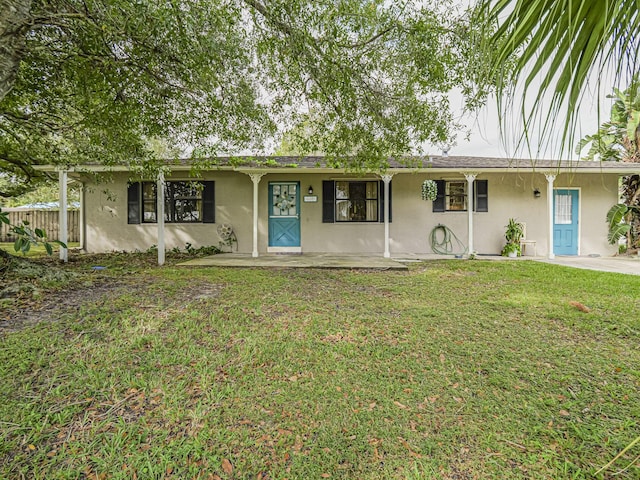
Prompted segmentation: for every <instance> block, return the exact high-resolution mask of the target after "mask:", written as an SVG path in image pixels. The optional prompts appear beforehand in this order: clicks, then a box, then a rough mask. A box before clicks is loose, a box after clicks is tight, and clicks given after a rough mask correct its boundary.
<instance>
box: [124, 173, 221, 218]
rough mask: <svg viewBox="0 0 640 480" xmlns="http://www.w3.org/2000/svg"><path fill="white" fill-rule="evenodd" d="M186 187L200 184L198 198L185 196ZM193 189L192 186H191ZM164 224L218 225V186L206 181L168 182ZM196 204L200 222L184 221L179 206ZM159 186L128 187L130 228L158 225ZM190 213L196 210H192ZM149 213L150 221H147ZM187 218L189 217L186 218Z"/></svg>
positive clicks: (136, 184)
mask: <svg viewBox="0 0 640 480" xmlns="http://www.w3.org/2000/svg"><path fill="white" fill-rule="evenodd" d="M184 184H200V185H201V187H200V188H199V193H200V194H199V195H193V194H192V195H185V194H184V193H185V192H184V191H182V190H183V189H182V188H180V186H181V185H184ZM189 187H190V188H191V186H189ZM164 188H165V219H164V222H165V223H179V224H198V223H215V182H213V181H205V180H168V181H166V182H165V185H164ZM181 202H182V203H183V204H185V205H186V204H189V203H190V202H195V205H199V208H197V211H198V217H199V218H198V219H195V220H185V217H184V216H181V215H184V214H181V213H180V212H181V211H182V210H184V209H183V208H181V207H180V203H181ZM157 205H158V197H157V183H156V182H152V181H138V182H130V183H129V184H128V187H127V206H128V220H127V223H128V224H156V223H158V214H157ZM190 211H191V212H193V211H195V209H191V210H190ZM147 213H149V214H150V215H149V219H146V218H145V217H147V215H146V214H147ZM187 215H188V214H187Z"/></svg>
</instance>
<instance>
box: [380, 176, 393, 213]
mask: <svg viewBox="0 0 640 480" xmlns="http://www.w3.org/2000/svg"><path fill="white" fill-rule="evenodd" d="M391 185H393V181H391V182H389V222H391V221H392V220H393V215H392V214H391V211H392V208H391V205H392V204H393V194H392V193H391ZM379 190H380V195H379V198H380V205H378V209H379V210H380V217H379V218H380V222H382V223H384V182H383V181H382V180H380V189H379Z"/></svg>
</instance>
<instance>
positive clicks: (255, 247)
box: [248, 172, 266, 258]
mask: <svg viewBox="0 0 640 480" xmlns="http://www.w3.org/2000/svg"><path fill="white" fill-rule="evenodd" d="M248 175H249V177H251V181H252V182H253V251H252V252H251V256H252V257H253V258H257V257H258V184H259V183H260V179H261V178H262V177H263V176H264V175H266V174H265V173H263V172H260V173H249V174H248Z"/></svg>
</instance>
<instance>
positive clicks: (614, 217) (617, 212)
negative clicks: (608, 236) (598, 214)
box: [607, 203, 629, 229]
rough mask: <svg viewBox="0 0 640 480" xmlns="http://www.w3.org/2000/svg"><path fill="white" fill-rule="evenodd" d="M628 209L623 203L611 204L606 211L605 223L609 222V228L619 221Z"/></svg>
mask: <svg viewBox="0 0 640 480" xmlns="http://www.w3.org/2000/svg"><path fill="white" fill-rule="evenodd" d="M628 211H629V207H627V206H626V205H625V204H624V203H617V204H615V205H613V206H612V207H611V208H610V209H609V211H608V212H607V223H608V224H609V229H611V228H613V226H614V225H617V224H618V223H620V222H621V221H622V219H623V218H624V216H625V215H626V214H627V212H628Z"/></svg>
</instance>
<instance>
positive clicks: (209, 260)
mask: <svg viewBox="0 0 640 480" xmlns="http://www.w3.org/2000/svg"><path fill="white" fill-rule="evenodd" d="M178 266H181V267H245V268H246V267H266V268H346V269H369V270H407V269H408V267H407V266H406V265H405V264H403V263H400V262H398V261H395V260H393V259H390V258H384V257H383V256H382V255H380V256H375V255H330V254H324V253H303V254H262V255H260V256H259V257H257V258H253V257H252V256H251V255H250V254H242V253H221V254H218V255H211V256H209V257H203V258H197V259H194V260H189V261H187V262H182V263H179V264H178Z"/></svg>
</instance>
